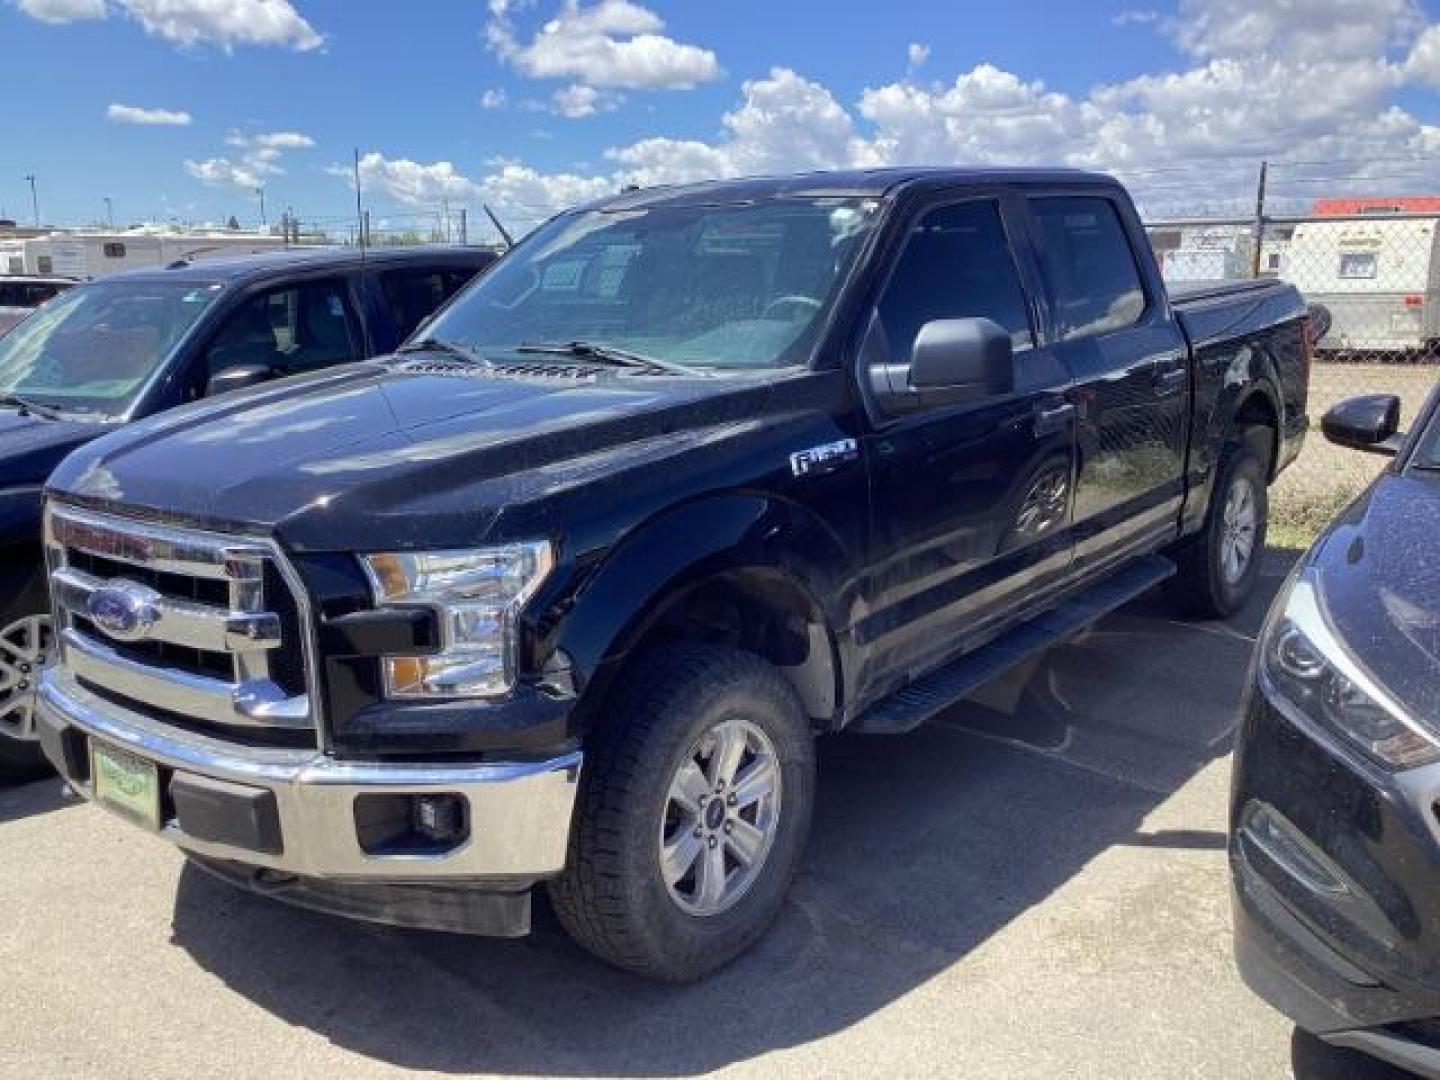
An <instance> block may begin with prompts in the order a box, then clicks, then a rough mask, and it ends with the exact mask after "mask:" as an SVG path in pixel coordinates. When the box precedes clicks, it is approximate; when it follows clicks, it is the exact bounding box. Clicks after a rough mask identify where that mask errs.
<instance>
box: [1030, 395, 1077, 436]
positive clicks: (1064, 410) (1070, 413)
mask: <svg viewBox="0 0 1440 1080" xmlns="http://www.w3.org/2000/svg"><path fill="white" fill-rule="evenodd" d="M1074 419H1075V403H1074V402H1073V401H1065V402H1061V403H1060V404H1058V405H1050V406H1048V407H1046V406H1042V407H1040V408H1038V409H1036V410H1035V434H1036V435H1050V434H1052V433H1054V432H1056V431H1061V430H1063V429H1064V428H1065V427H1066V426H1068V425H1069V423H1070V421H1071V420H1074Z"/></svg>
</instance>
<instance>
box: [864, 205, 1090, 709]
mask: <svg viewBox="0 0 1440 1080" xmlns="http://www.w3.org/2000/svg"><path fill="white" fill-rule="evenodd" d="M1011 213H1012V212H1011V211H1010V210H1009V209H1008V208H1007V204H1006V201H1005V200H1003V199H1002V198H1000V197H995V198H978V199H969V200H966V201H962V202H953V203H946V204H941V205H936V206H932V207H930V208H928V209H922V210H920V211H918V212H916V213H915V215H914V217H913V219H912V220H911V222H910V223H909V225H908V228H907V230H906V239H905V244H904V247H903V249H902V251H901V254H900V255H899V258H898V260H897V261H896V263H895V264H894V269H893V271H892V274H891V277H890V279H889V281H888V283H887V285H886V287H885V289H884V291H883V292H882V294H881V297H880V300H879V303H878V304H877V305H876V308H875V311H874V313H873V316H872V318H871V320H870V324H869V327H870V328H869V331H868V333H867V335H866V339H865V347H864V348H863V349H862V355H861V362H862V364H874V363H904V362H908V360H909V357H910V353H911V349H912V346H913V344H914V342H915V337H916V335H917V334H918V333H919V331H920V328H921V327H922V326H924V325H925V324H926V323H927V322H930V321H931V320H933V319H954V318H968V317H984V318H988V319H991V320H993V321H994V322H996V323H998V324H999V325H1000V326H1001V327H1003V328H1004V329H1006V330H1008V331H1009V332H1010V334H1011V337H1012V340H1013V342H1014V346H1015V371H1016V373H1015V388H1014V392H1013V393H1010V394H1006V395H1003V396H999V397H996V398H994V399H991V400H985V401H978V402H972V403H969V404H965V405H959V406H949V407H944V408H936V409H933V410H929V411H926V412H923V413H920V414H915V415H909V416H904V417H899V418H883V417H882V418H879V419H878V420H877V423H876V427H875V430H874V431H873V432H872V433H871V434H870V435H868V436H867V438H866V443H867V446H866V451H867V453H866V457H867V460H868V461H869V464H870V471H871V490H872V496H871V499H872V507H873V510H872V514H873V526H872V537H873V548H872V552H871V560H870V574H869V580H868V582H867V584H868V588H867V589H866V590H865V592H866V596H867V601H868V605H869V606H868V611H867V613H866V615H865V617H863V618H862V619H860V620H858V622H857V624H856V638H857V645H858V646H859V648H860V655H861V657H862V668H861V674H860V680H859V689H860V694H861V696H862V697H863V698H867V699H873V698H875V697H878V696H881V695H883V694H885V693H888V692H889V691H890V690H892V689H894V688H895V687H896V686H898V685H899V684H901V683H903V682H905V681H908V680H909V679H911V678H914V677H915V676H918V675H920V674H923V673H925V672H926V671H928V670H930V669H933V668H934V667H936V666H938V665H939V664H940V663H943V662H944V661H945V660H947V659H949V658H951V657H953V656H955V655H957V654H958V653H959V652H962V651H965V650H967V649H968V648H970V647H972V646H973V645H974V644H975V643H976V642H978V641H979V640H981V639H983V637H985V636H986V635H987V634H988V633H990V632H992V631H993V628H994V627H995V626H996V625H997V623H999V622H1003V621H1005V619H1006V618H1007V617H1008V616H1013V614H1014V612H1015V605H1016V603H1017V602H1019V601H1020V600H1021V598H1022V597H1023V596H1026V595H1031V594H1034V593H1038V592H1043V591H1044V587H1045V585H1047V584H1051V583H1055V582H1058V581H1059V580H1061V579H1063V578H1064V576H1065V575H1066V574H1067V573H1068V568H1069V563H1070V558H1071V552H1070V537H1069V524H1070V512H1071V507H1070V496H1071V492H1072V489H1073V476H1072V473H1073V453H1074V447H1073V433H1074V427H1073V424H1072V423H1071V421H1070V410H1067V408H1066V401H1065V398H1064V396H1063V395H1064V393H1065V391H1066V388H1067V382H1068V379H1067V376H1066V374H1065V371H1064V368H1063V366H1062V365H1061V364H1060V363H1059V362H1058V361H1057V360H1056V358H1055V357H1054V356H1053V355H1052V354H1050V353H1049V352H1048V351H1046V350H1042V349H1039V348H1037V347H1036V340H1037V339H1036V334H1035V319H1034V310H1033V306H1032V304H1031V303H1030V302H1029V300H1028V298H1027V290H1026V288H1025V285H1024V282H1025V280H1026V278H1027V275H1030V271H1029V269H1028V268H1026V265H1025V264H1024V263H1021V262H1018V261H1017V259H1016V257H1015V249H1014V246H1013V245H1012V243H1011V242H1010V237H1011V235H1012V232H1013V230H1011V229H1010V228H1009V227H1008V225H1009V224H1010V221H1011Z"/></svg>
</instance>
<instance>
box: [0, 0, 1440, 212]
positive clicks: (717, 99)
mask: <svg viewBox="0 0 1440 1080" xmlns="http://www.w3.org/2000/svg"><path fill="white" fill-rule="evenodd" d="M1432 2H1433V0H1426V4H1421V3H1419V2H1417V0H1291V2H1289V3H1285V4H1284V5H1283V6H1282V5H1281V4H1280V3H1278V2H1277V0H1269V2H1267V0H1255V2H1244V0H1171V2H1168V3H1161V4H1158V5H1155V6H1149V5H1141V6H1137V5H1136V4H1135V3H1127V2H1125V0H1115V2H1104V0H1091V2H1085V0H1078V2H1072V3H1068V4H1063V5H1057V4H1055V3H1053V0H1052V2H1040V0H1011V2H1010V3H1007V4H1004V5H993V4H978V3H975V4H972V3H955V2H953V0H888V2H887V3H885V4H883V5H873V4H865V5H862V4H849V3H836V2H835V0H710V2H702V0H671V2H664V3H662V2H651V3H648V4H641V3H638V2H632V0H488V3H487V2H486V0H415V2H413V3H411V4H408V5H404V6H403V7H402V6H400V5H395V4H380V3H357V2H354V0H351V2H348V3H347V2H342V0H168V3H164V4H162V3H160V2H159V0H0V47H3V55H4V56H5V57H6V61H5V69H6V83H7V85H9V86H10V87H12V88H14V87H24V88H32V87H35V88H43V89H40V90H30V89H26V90H24V91H22V93H21V95H20V97H19V103H20V106H21V107H20V109H19V112H18V114H17V115H18V116H19V121H18V122H17V123H14V124H12V125H11V127H10V129H9V131H8V132H7V136H6V138H5V140H4V143H3V149H0V208H3V210H4V211H5V213H6V214H7V215H8V216H11V217H17V218H19V219H21V220H26V219H28V218H29V216H30V198H29V189H28V185H27V184H26V183H25V181H24V179H23V177H24V176H25V175H27V174H29V173H34V174H35V175H36V176H37V178H38V185H39V190H40V198H41V204H42V205H41V210H42V214H43V216H44V217H45V219H46V220H47V221H53V222H57V223H64V224H78V223H82V222H87V221H91V220H96V219H99V218H102V217H103V215H104V212H105V210H104V203H103V200H104V197H105V196H110V197H111V198H112V199H113V200H114V205H115V210H116V217H117V219H118V220H120V221H123V222H129V221H137V220H144V219H159V220H166V219H170V218H176V219H181V220H205V219H223V218H225V217H227V216H229V215H230V214H232V213H233V214H235V215H237V216H239V217H240V218H241V220H242V221H245V222H246V223H247V224H248V223H250V222H252V221H254V220H255V218H256V217H257V214H258V200H257V198H256V197H255V195H254V193H253V187H254V186H255V185H256V184H257V183H258V184H263V186H264V187H265V189H266V200H267V208H268V209H269V211H270V214H271V216H272V218H273V216H274V215H275V214H278V212H279V211H280V210H281V209H283V208H284V207H286V206H293V207H294V208H295V209H296V211H297V212H298V213H299V214H300V215H301V216H302V217H304V218H307V219H319V218H332V217H333V218H338V217H341V216H343V215H345V214H347V213H349V212H350V207H351V206H352V205H353V195H352V193H351V191H350V189H349V187H348V185H347V180H346V179H345V178H344V177H342V176H340V175H337V173H336V171H335V167H336V166H337V165H344V164H346V163H348V161H349V159H350V155H351V149H352V147H358V148H359V149H360V150H361V151H362V153H364V154H365V155H366V158H365V168H364V170H363V171H364V176H365V187H366V191H367V204H368V205H370V206H371V207H372V208H373V210H374V211H375V212H376V213H377V214H380V215H386V214H389V215H392V216H394V217H395V220H397V221H399V220H401V219H400V218H399V217H398V215H400V214H403V213H420V212H422V211H428V210H429V209H431V208H432V207H435V206H438V205H439V204H440V203H441V201H442V200H445V201H448V202H449V203H451V204H452V205H467V206H471V207H472V208H478V206H479V204H480V202H482V201H484V202H490V203H493V204H496V205H497V208H498V209H501V210H502V212H503V213H506V214H509V215H510V216H513V217H516V218H531V217H534V216H538V215H541V214H543V213H545V212H548V211H550V210H553V209H555V208H557V207H558V206H560V205H563V204H564V203H566V202H569V201H573V200H574V199H577V198H583V197H586V196H588V195H591V194H596V193H599V192H601V191H604V190H609V189H611V188H612V187H614V186H615V185H616V184H618V183H622V182H628V181H631V180H636V181H639V182H642V183H650V182H661V181H670V180H687V179H693V178H697V177H701V176H706V175H713V174H715V173H726V172H728V173H737V172H752V171H780V170H786V169H801V168H808V167H817V166H830V165H848V164H882V163H898V162H911V161H922V160H924V161H962V160H993V161H1015V162H1026V161H1033V162H1042V161H1043V162H1051V161H1054V162H1064V163H1069V164H1077V165H1085V166H1092V167H1104V168H1113V169H1116V170H1119V171H1121V173H1122V175H1127V176H1129V177H1130V178H1132V179H1133V181H1134V183H1135V184H1136V186H1137V187H1138V188H1140V189H1141V193H1142V196H1145V195H1147V191H1146V189H1147V188H1148V189H1149V190H1148V197H1149V199H1150V201H1151V202H1153V203H1156V204H1162V203H1163V204H1164V206H1165V208H1166V209H1167V210H1168V209H1170V208H1171V207H1172V204H1173V206H1174V208H1176V209H1185V210H1194V211H1195V212H1200V211H1202V210H1205V209H1219V208H1221V204H1224V205H1225V206H1227V207H1228V206H1232V205H1233V206H1234V207H1237V208H1238V207H1239V206H1242V205H1243V201H1244V198H1245V196H1246V193H1247V189H1248V185H1249V184H1250V180H1249V178H1250V177H1251V176H1252V174H1253V169H1254V163H1255V162H1256V161H1258V159H1259V157H1260V156H1262V155H1263V156H1268V157H1271V158H1274V159H1278V160H1282V161H1284V160H1288V161H1306V160H1320V161H1325V162H1327V163H1328V162H1334V163H1335V164H1333V165H1329V166H1328V167H1325V168H1315V169H1310V170H1309V171H1307V170H1306V168H1305V167H1301V166H1296V167H1294V169H1293V170H1291V171H1290V172H1289V173H1288V174H1286V173H1282V174H1281V176H1280V178H1279V179H1280V181H1281V184H1282V185H1283V184H1284V183H1285V182H1287V181H1288V182H1289V183H1290V184H1291V185H1292V186H1291V188H1290V189H1289V191H1288V194H1290V195H1293V196H1294V197H1295V198H1297V199H1298V198H1300V197H1302V196H1309V195H1312V194H1317V193H1320V192H1319V189H1318V185H1320V184H1321V183H1322V182H1323V183H1328V184H1336V183H1339V184H1341V185H1342V186H1346V185H1348V186H1350V187H1356V186H1357V185H1358V186H1361V187H1367V189H1371V188H1376V187H1377V186H1378V187H1384V188H1386V189H1387V190H1389V189H1399V188H1401V187H1403V188H1405V189H1407V190H1408V189H1415V188H1427V187H1428V188H1435V189H1440V170H1436V168H1435V162H1437V161H1440V127H1437V125H1440V94H1437V89H1440V29H1437V28H1436V27H1435V25H1434V24H1435V16H1436V12H1435V11H1434V10H1433V8H1429V7H1427V5H1428V4H1430V3H1432ZM187 9H188V10H187ZM555 19H558V20H559V22H558V23H556V24H554V26H553V27H552V29H551V31H549V32H548V33H547V32H546V31H545V29H544V27H545V25H546V24H547V23H548V22H550V21H551V20H555ZM1242 20H1243V21H1242ZM1041 84H1043V85H1041ZM12 93H13V90H12ZM12 100H14V99H13V98H12ZM112 106H120V108H119V109H118V110H112V109H111V107H112ZM135 110H140V111H135ZM153 110H162V111H163V112H164V113H168V114H170V115H168V116H167V115H162V114H155V113H152V112H151V111H153ZM112 112H113V115H112ZM567 114H568V115H567ZM141 119H148V120H151V121H159V120H168V121H169V122H164V123H162V122H151V123H136V122H134V121H136V120H141ZM181 121H184V122H181ZM1322 173H1323V175H1324V177H1326V178H1327V179H1325V180H1323V181H1321V180H1314V179H1310V178H1312V177H1319V176H1321V174H1322ZM1330 177H1338V178H1339V179H1338V180H1331V179H1328V178H1330ZM1281 192H1282V194H1287V191H1286V189H1285V188H1284V187H1283V186H1282V187H1281Z"/></svg>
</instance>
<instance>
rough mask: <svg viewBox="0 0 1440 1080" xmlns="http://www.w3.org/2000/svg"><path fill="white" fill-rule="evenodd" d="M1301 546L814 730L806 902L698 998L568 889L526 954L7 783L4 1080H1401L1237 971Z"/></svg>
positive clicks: (2, 842) (1, 973)
mask: <svg viewBox="0 0 1440 1080" xmlns="http://www.w3.org/2000/svg"><path fill="white" fill-rule="evenodd" d="M1289 560H1290V557H1289V556H1286V555H1285V554H1284V553H1272V554H1271V557H1270V559H1269V560H1268V562H1267V565H1266V574H1265V578H1264V582H1263V587H1262V590H1261V592H1262V594H1263V595H1262V596H1260V597H1258V598H1257V600H1256V601H1255V603H1253V604H1252V605H1251V607H1250V608H1249V609H1248V610H1247V611H1246V612H1244V613H1243V614H1242V615H1241V616H1240V617H1238V618H1236V619H1234V620H1232V621H1231V622H1229V623H1216V624H1186V623H1183V622H1180V621H1178V620H1176V619H1175V617H1174V616H1173V615H1172V614H1171V613H1170V611H1169V609H1168V608H1167V606H1166V605H1165V603H1164V602H1163V600H1161V599H1160V598H1146V599H1143V600H1141V601H1140V602H1138V603H1136V604H1133V605H1131V606H1130V607H1129V608H1127V609H1125V610H1124V611H1122V612H1120V613H1118V614H1116V615H1114V616H1112V617H1111V618H1109V619H1107V620H1105V621H1104V622H1102V623H1100V624H1099V625H1097V626H1096V627H1095V628H1094V629H1093V630H1091V631H1090V632H1089V633H1087V634H1086V635H1085V636H1083V637H1082V638H1080V639H1079V640H1077V641H1075V642H1073V643H1071V644H1068V645H1066V646H1064V647H1062V648H1059V649H1056V650H1054V651H1053V652H1051V653H1050V654H1048V655H1047V656H1045V657H1043V658H1042V659H1040V660H1038V661H1036V662H1034V663H1032V664H1030V665H1029V666H1027V667H1026V668H1025V669H1024V670H1022V671H1020V672H1017V673H1016V674H1015V675H1014V676H1013V677H1010V678H1007V679H1006V680H1005V681H1004V682H1003V683H1001V684H999V685H997V686H995V687H992V688H990V690H989V691H987V693H986V694H985V695H984V696H983V701H979V702H975V703H970V704H967V705H965V706H962V707H960V708H957V709H955V710H953V711H952V712H951V713H949V714H948V715H946V716H945V717H944V718H943V719H942V720H940V721H937V722H936V723H934V724H932V725H930V726H928V727H926V728H924V729H922V730H921V731H919V732H916V733H914V734H912V735H909V736H905V737H899V738H869V739H862V738H839V739H832V740H829V741H827V742H826V743H824V744H822V749H821V758H820V761H821V765H820V805H819V808H818V812H817V814H816V818H815V831H814V835H813V838H812V842H811V848H810V854H809V858H808V860H807V863H806V865H805V867H804V869H803V871H802V873H801V875H800V877H799V879H798V881H797V883H796V886H795V888H794V891H793V895H792V898H791V901H790V903H789V904H788V906H787V908H786V910H785V912H784V914H783V915H782V917H781V918H780V920H779V922H778V923H777V925H776V926H775V928H774V930H773V931H772V932H771V933H770V934H769V936H768V937H767V938H766V939H765V940H764V941H763V942H762V943H761V945H760V946H759V947H758V948H757V949H755V950H754V951H753V952H752V953H750V954H748V955H747V956H745V957H744V958H742V959H741V960H740V961H738V962H737V963H735V964H734V965H732V966H731V967H729V968H727V969H726V970H724V971H723V972H721V973H719V974H718V975H716V976H714V977H712V978H710V979H709V980H707V981H705V982H703V983H701V984H699V985H696V986H692V987H684V988H676V987H669V986H656V985H651V984H647V983H644V982H641V981H638V980H636V979H635V978H633V977H631V976H628V975H625V974H622V973H620V972H617V971H613V970H611V969H608V968H606V967H603V966H602V965H600V964H598V963H596V962H595V961H593V960H591V959H589V958H588V957H587V956H586V955H585V954H583V953H581V952H580V951H579V950H578V949H576V948H575V947H574V946H572V945H571V944H570V943H569V942H568V941H567V940H566V938H565V937H564V935H563V934H562V933H561V931H560V929H559V927H558V926H557V925H556V923H555V921H554V918H553V917H552V916H551V915H550V914H549V912H548V911H547V910H545V909H544V907H543V905H541V907H540V910H539V911H538V913H537V929H536V932H535V933H534V934H533V935H532V936H531V937H530V938H528V939H525V940H522V941H518V942H498V941H486V940H478V939H468V938H460V937H454V936H449V935H444V934H433V933H422V932H412V931H400V930H392V929H387V928H383V927H375V926H368V925H364V924H360V923H353V922H347V921H344V920H340V919H335V918H330V917H327V916H322V915H317V914H313V913H309V912H305V911H299V910H295V909H292V908H288V907H284V906H282V905H280V904H277V903H275V902H273V901H267V900H264V899H262V898H257V897H253V896H250V895H243V894H241V893H238V892H235V891H233V890H232V889H230V888H229V887H227V886H225V885H224V884H221V883H219V882H216V881H213V880H212V879H210V878H208V877H207V876H205V875H204V874H202V873H200V872H198V871H196V870H194V869H193V868H189V867H187V866H186V864H185V861H184V859H183V858H182V857H181V856H180V855H179V854H177V853H176V852H175V851H173V850H171V849H170V848H169V847H168V846H167V845H165V844H163V843H160V842H158V841H156V840H154V839H152V838H150V837H148V836H145V835H143V834H141V833H140V832H138V831H137V830H135V829H133V828H131V827H130V826H128V825H126V824H123V823H121V822H120V821H118V820H115V819H113V818H111V817H109V816H107V815H106V814H105V813H104V812H102V811H100V810H97V809H95V808H93V807H89V806H86V805H82V804H77V803H76V802H74V801H73V800H69V799H66V798H64V797H62V795H61V793H60V791H59V785H58V782H56V781H47V782H41V783H37V784H31V785H28V786H25V787H20V788H12V789H9V790H0V882H3V886H0V912H3V918H0V1076H6V1077H11V1076H13V1077H26V1078H32V1077H51V1076H62V1075H64V1076H68V1077H102V1076H103V1077H106V1078H107V1080H127V1078H131V1077H134V1078H142V1077H143V1078H147V1080H149V1078H160V1077H177V1078H178V1077H185V1078H191V1077H222V1076H223V1077H228V1076H260V1075H266V1076H273V1077H288V1076H302V1075H303V1076H345V1077H347V1078H350V1077H371V1076H394V1075H399V1074H402V1073H404V1072H406V1071H410V1070H418V1071H423V1072H429V1073H434V1074H442V1075H444V1074H449V1075H461V1074H496V1075H515V1076H525V1077H531V1076H562V1077H581V1076H586V1077H588V1076H618V1077H663V1076H692V1075H698V1074H704V1073H711V1072H718V1073H721V1074H724V1075H726V1076H735V1077H750V1076H754V1077H761V1076H764V1077H790V1076H794V1077H819V1076H823V1077H849V1076H857V1077H858V1076H877V1075H884V1076H887V1077H912V1076H913V1077H921V1076H949V1077H986V1078H999V1080H1009V1078H1021V1077H1027V1078H1028V1077H1037V1078H1039V1077H1044V1078H1047V1080H1048V1078H1053V1077H1106V1078H1130V1077H1137V1078H1139V1077H1146V1078H1148V1077H1167V1078H1168V1077H1189V1076H1194V1077H1206V1078H1212V1077H1220V1078H1226V1077H1246V1078H1252V1077H1253V1078H1269V1077H1286V1076H1290V1075H1292V1070H1295V1071H1296V1072H1298V1074H1299V1075H1301V1076H1304V1077H1306V1078H1320V1077H1336V1078H1339V1077H1345V1078H1347V1080H1349V1078H1356V1080H1358V1078H1359V1077H1361V1076H1373V1077H1377V1078H1378V1077H1382V1076H1387V1077H1393V1076H1395V1075H1396V1074H1395V1073H1393V1072H1390V1071H1387V1070H1383V1069H1380V1068H1378V1067H1377V1068H1370V1067H1368V1066H1367V1065H1366V1063H1365V1062H1362V1061H1360V1060H1358V1059H1355V1058H1353V1057H1348V1056H1342V1055H1339V1054H1337V1053H1333V1052H1330V1051H1328V1049H1327V1048H1324V1047H1319V1046H1316V1045H1315V1044H1314V1043H1313V1042H1311V1041H1308V1040H1305V1039H1303V1038H1298V1037H1296V1036H1295V1035H1294V1033H1293V1032H1292V1029H1291V1027H1290V1025H1289V1024H1287V1023H1286V1022H1285V1021H1284V1020H1283V1019H1282V1018H1281V1017H1280V1016H1278V1015H1277V1014H1275V1013H1273V1012H1271V1011H1270V1010H1269V1009H1268V1008H1266V1007H1265V1006H1264V1005H1263V1004H1262V1003H1261V1002H1260V1001H1258V1000H1257V999H1255V998H1253V997H1252V996H1251V995H1250V994H1249V993H1248V991H1246V990H1245V988H1244V986H1243V985H1242V984H1241V982H1240V980H1239V978H1238V976H1237V975H1236V973H1235V971H1234V968H1233V965H1232V962H1231V958H1230V937H1229V934H1230V930H1229V928H1230V915H1229V896H1228V891H1227V876H1226V867H1225V851H1224V846H1225V834H1224V829H1225V814H1226V796H1227V788H1228V784H1229V772H1230V770H1229V757H1228V755H1229V751H1230V747H1231V740H1232V736H1233V732H1234V727H1235V721H1236V713H1237V705H1238V702H1239V698H1240V693H1241V688H1242V683H1243V680H1244V673H1245V665H1246V661H1247V659H1248V656H1249V652H1250V648H1251V645H1252V642H1253V637H1254V635H1255V633H1256V632H1257V629H1258V627H1259V625H1260V621H1261V619H1262V617H1263V614H1264V609H1265V607H1266V605H1267V603H1268V599H1269V596H1270V595H1271V594H1272V593H1273V591H1274V589H1275V588H1277V587H1278V585H1279V582H1280V579H1281V578H1282V577H1283V575H1284V572H1285V571H1286V569H1288V565H1289ZM1297 1066H1298V1067H1297Z"/></svg>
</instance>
